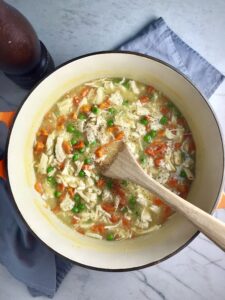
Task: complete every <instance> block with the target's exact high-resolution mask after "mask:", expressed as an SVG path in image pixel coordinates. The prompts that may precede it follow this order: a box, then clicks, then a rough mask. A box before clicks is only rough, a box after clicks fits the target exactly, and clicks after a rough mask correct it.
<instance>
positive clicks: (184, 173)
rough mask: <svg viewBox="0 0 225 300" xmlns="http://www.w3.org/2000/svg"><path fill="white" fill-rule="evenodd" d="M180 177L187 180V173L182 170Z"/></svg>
mask: <svg viewBox="0 0 225 300" xmlns="http://www.w3.org/2000/svg"><path fill="white" fill-rule="evenodd" d="M180 177H182V178H187V174H186V172H185V171H184V170H181V172H180Z"/></svg>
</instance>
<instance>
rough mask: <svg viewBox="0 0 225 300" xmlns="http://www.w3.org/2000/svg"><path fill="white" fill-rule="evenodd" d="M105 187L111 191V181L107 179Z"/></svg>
mask: <svg viewBox="0 0 225 300" xmlns="http://www.w3.org/2000/svg"><path fill="white" fill-rule="evenodd" d="M106 186H107V188H108V189H110V190H111V189H112V187H113V181H112V180H111V179H108V180H107V182H106Z"/></svg>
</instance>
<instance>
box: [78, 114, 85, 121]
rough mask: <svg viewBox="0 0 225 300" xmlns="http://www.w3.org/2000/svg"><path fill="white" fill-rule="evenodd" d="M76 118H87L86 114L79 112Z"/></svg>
mask: <svg viewBox="0 0 225 300" xmlns="http://www.w3.org/2000/svg"><path fill="white" fill-rule="evenodd" d="M78 119H80V120H85V119H87V116H86V115H85V114H82V113H80V114H79V115H78Z"/></svg>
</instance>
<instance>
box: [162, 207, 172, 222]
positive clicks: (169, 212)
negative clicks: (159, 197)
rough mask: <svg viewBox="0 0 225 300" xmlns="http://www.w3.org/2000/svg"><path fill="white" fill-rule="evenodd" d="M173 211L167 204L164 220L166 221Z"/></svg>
mask: <svg viewBox="0 0 225 300" xmlns="http://www.w3.org/2000/svg"><path fill="white" fill-rule="evenodd" d="M172 213H173V211H172V208H171V207H170V206H168V205H165V207H164V210H163V222H165V221H166V220H167V219H168V218H169V216H171V215H172Z"/></svg>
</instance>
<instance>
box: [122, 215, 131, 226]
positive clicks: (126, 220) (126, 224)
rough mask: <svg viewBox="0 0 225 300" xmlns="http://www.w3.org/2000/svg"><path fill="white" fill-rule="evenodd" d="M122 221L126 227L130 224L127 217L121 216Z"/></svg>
mask: <svg viewBox="0 0 225 300" xmlns="http://www.w3.org/2000/svg"><path fill="white" fill-rule="evenodd" d="M122 223H123V226H124V227H127V228H129V227H130V226H131V221H130V220H128V219H127V218H124V217H123V218H122Z"/></svg>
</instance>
